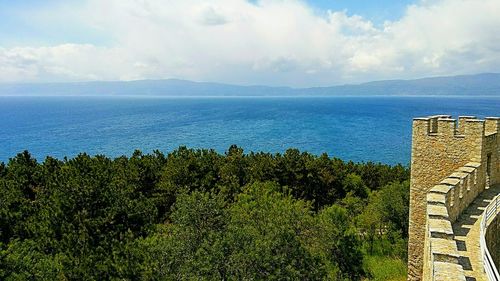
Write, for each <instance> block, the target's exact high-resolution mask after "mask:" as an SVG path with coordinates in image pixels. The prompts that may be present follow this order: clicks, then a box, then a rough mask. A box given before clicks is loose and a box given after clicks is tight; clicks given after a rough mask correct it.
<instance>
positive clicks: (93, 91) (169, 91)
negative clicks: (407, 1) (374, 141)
mask: <svg viewBox="0 0 500 281" xmlns="http://www.w3.org/2000/svg"><path fill="white" fill-rule="evenodd" d="M6 95H10V96H21V95H30V96H31V95H34V96H46V95H64V96H84V95H103V96H104V95H106V96H126V95H139V96H186V97H187V96H376V95H387V96H395V95H401V96H450V95H459V96H500V73H483V74H476V75H461V76H448V77H432V78H422V79H414V80H384V81H375V82H368V83H362V84H351V85H339V86H331V87H313V88H290V87H269V86H238V85H229V84H221V83H207V82H193V81H187V80H177V79H165V80H137V81H112V82H78V83H7V84H0V96H6Z"/></svg>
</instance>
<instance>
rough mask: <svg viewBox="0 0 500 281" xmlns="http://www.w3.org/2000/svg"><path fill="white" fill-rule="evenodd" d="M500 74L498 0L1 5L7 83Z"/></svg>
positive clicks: (320, 81)
mask: <svg viewBox="0 0 500 281" xmlns="http://www.w3.org/2000/svg"><path fill="white" fill-rule="evenodd" d="M480 72H500V0H416V1H410V0H380V1H367V0H308V1H305V0H289V1H285V0H205V1H195V0H175V1H174V0H87V1H85V0H82V1H72V0H66V1H62V0H47V1H38V0H36V1H35V0H26V1H22V0H21V1H11V0H0V82H55V81H57V82H63V81H89V80H136V79H159V78H180V79H189V80H195V81H213V82H225V83H234V84H244V85H249V84H265V85H288V86H295V87H304V86H325V85H335V84H343V83H358V82H364V81H371V80H380V79H396V78H404V79H408V78H417V77H428V76H440V75H456V74H472V73H480Z"/></svg>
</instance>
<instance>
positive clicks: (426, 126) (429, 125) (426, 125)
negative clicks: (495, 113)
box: [413, 115, 500, 138]
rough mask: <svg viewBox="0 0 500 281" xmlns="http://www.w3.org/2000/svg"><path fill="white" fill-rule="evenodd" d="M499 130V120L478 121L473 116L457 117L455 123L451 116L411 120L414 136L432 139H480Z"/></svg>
mask: <svg viewBox="0 0 500 281" xmlns="http://www.w3.org/2000/svg"><path fill="white" fill-rule="evenodd" d="M499 129H500V118H494V117H489V118H486V120H479V119H477V117H475V116H459V117H458V121H457V120H456V119H453V118H451V115H434V116H429V117H420V118H415V119H413V130H414V134H415V133H416V134H420V135H427V136H433V137H435V136H442V137H458V138H464V137H481V136H486V135H487V134H492V133H498V132H499ZM486 132H487V133H486Z"/></svg>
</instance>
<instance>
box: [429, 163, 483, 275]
mask: <svg viewBox="0 0 500 281" xmlns="http://www.w3.org/2000/svg"><path fill="white" fill-rule="evenodd" d="M481 170H482V168H481V164H480V163H478V162H469V163H467V164H466V165H464V166H463V167H460V168H458V169H457V170H455V171H454V172H453V173H452V174H451V175H450V176H448V177H447V178H445V179H444V180H442V181H441V182H440V183H439V184H437V185H435V186H434V187H432V188H431V189H430V190H429V192H428V193H427V198H426V205H427V216H426V220H427V223H426V227H425V231H426V232H425V248H424V257H425V258H424V263H423V268H424V272H423V278H422V279H423V280H432V279H434V280H466V279H465V275H464V273H463V269H462V267H461V266H460V264H459V262H458V258H459V254H458V249H457V245H456V242H455V240H454V233H453V228H452V223H453V222H454V221H455V220H456V219H457V218H458V216H459V215H460V213H461V212H462V211H463V210H464V209H465V208H467V206H468V205H469V204H470V203H471V202H472V201H474V198H476V196H477V194H478V193H479V192H480V190H481V187H482V186H484V178H483V179H480V177H479V175H481Z"/></svg>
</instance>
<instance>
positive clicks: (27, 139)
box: [0, 97, 500, 165]
mask: <svg viewBox="0 0 500 281" xmlns="http://www.w3.org/2000/svg"><path fill="white" fill-rule="evenodd" d="M431 114H452V115H454V116H455V117H456V116H458V115H476V116H478V117H485V116H500V97H499V98H477V97H476V98H473V97H465V98H464V97H445V98H443V97H440V98H436V97H369V98H367V97H282V98H250V97H246V98H223V97H217V98H172V97H168V98H166V97H0V161H3V162H7V161H8V159H9V158H11V157H13V156H15V155H16V154H17V153H19V152H21V151H23V150H29V151H30V152H31V153H32V154H33V155H34V156H35V157H37V159H38V160H39V161H43V159H44V158H45V157H46V156H47V155H50V156H55V157H58V158H62V157H64V156H68V157H73V156H75V155H77V154H78V153H80V152H87V153H89V154H91V155H95V154H104V155H107V156H110V157H117V156H120V155H131V154H132V153H133V151H134V150H135V149H140V150H142V151H143V152H145V153H150V152H152V151H153V150H155V149H159V150H161V151H163V152H169V151H172V150H174V149H176V148H177V147H179V146H181V145H185V146H188V147H191V148H214V149H216V150H217V151H219V152H224V151H226V150H227V148H228V147H229V146H230V145H231V144H236V145H238V146H241V147H242V148H244V149H245V151H246V152H249V151H266V152H284V151H285V150H286V149H288V148H298V149H300V150H301V151H307V152H310V153H314V154H318V155H319V154H321V153H327V154H328V155H330V156H332V157H338V158H341V159H343V160H353V161H364V162H367V161H374V162H382V163H388V164H396V163H402V164H403V165H407V164H408V163H409V161H410V146H411V120H412V118H413V117H419V116H426V115H431Z"/></svg>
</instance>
